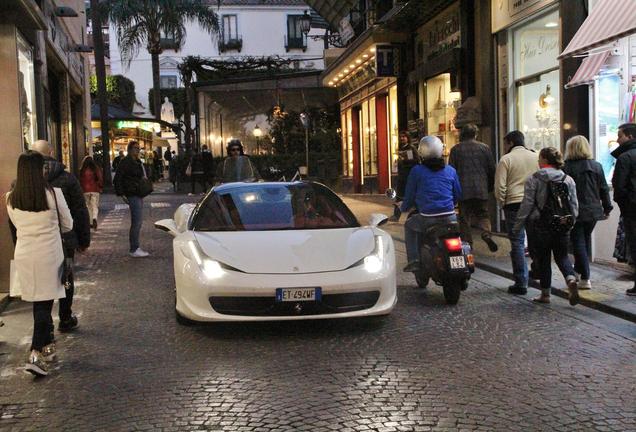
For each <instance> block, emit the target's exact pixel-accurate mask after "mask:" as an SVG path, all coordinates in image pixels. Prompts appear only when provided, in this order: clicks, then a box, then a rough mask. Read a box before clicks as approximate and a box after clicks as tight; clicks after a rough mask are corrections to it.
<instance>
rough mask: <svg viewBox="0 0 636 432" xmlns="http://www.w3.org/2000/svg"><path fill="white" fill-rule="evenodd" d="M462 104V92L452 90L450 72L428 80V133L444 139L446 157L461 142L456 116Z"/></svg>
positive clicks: (446, 157)
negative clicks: (456, 125)
mask: <svg viewBox="0 0 636 432" xmlns="http://www.w3.org/2000/svg"><path fill="white" fill-rule="evenodd" d="M460 104H461V93H459V92H453V91H451V82H450V74H448V73H445V74H441V75H437V76H436V77H433V78H431V79H429V80H427V81H426V118H427V134H428V135H436V136H437V137H438V138H439V139H440V140H442V142H443V143H444V158H445V159H448V156H449V154H450V150H451V148H452V147H453V146H454V145H455V144H457V143H458V142H459V132H458V130H457V129H456V128H455V116H456V114H457V108H458V107H459V105H460Z"/></svg>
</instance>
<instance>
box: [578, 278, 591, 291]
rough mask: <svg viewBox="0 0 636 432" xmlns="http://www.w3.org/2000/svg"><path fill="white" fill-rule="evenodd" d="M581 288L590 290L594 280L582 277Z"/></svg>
mask: <svg viewBox="0 0 636 432" xmlns="http://www.w3.org/2000/svg"><path fill="white" fill-rule="evenodd" d="M579 289H580V290H589V289H592V282H590V280H589V279H581V280H580V281H579Z"/></svg>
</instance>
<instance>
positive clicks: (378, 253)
mask: <svg viewBox="0 0 636 432" xmlns="http://www.w3.org/2000/svg"><path fill="white" fill-rule="evenodd" d="M383 264H384V241H383V240H382V236H375V249H374V251H373V253H372V254H371V255H368V256H366V257H364V269H365V270H366V271H368V272H369V273H377V272H379V271H380V270H382V265H383Z"/></svg>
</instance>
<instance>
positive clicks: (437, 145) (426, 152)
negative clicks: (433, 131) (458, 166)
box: [417, 135, 444, 159]
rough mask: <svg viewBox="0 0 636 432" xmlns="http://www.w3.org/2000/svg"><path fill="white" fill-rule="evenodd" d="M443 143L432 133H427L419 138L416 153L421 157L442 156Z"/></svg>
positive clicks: (436, 157)
mask: <svg viewBox="0 0 636 432" xmlns="http://www.w3.org/2000/svg"><path fill="white" fill-rule="evenodd" d="M443 151H444V144H443V143H442V141H441V140H440V139H439V138H437V137H436V136H434V135H427V136H425V137H424V138H422V139H421V140H420V145H419V147H418V148H417V153H418V154H419V155H420V158H422V159H439V158H441V157H442V153H443Z"/></svg>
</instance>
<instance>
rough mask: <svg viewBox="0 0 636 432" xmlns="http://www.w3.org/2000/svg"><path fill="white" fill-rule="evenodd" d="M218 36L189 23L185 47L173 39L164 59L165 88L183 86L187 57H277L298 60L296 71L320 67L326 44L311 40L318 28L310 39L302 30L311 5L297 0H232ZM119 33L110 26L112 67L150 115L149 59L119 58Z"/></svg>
mask: <svg viewBox="0 0 636 432" xmlns="http://www.w3.org/2000/svg"><path fill="white" fill-rule="evenodd" d="M209 3H210V7H211V8H214V10H215V11H216V12H217V14H218V17H219V25H220V34H219V35H218V36H216V35H214V36H213V35H210V34H209V33H207V32H205V31H203V30H202V29H201V28H200V27H199V26H198V25H197V24H194V23H190V24H188V25H187V32H186V39H185V43H184V45H183V47H182V48H181V49H179V50H175V49H174V48H173V46H171V44H170V40H169V39H166V41H165V46H166V48H165V50H164V52H163V53H162V54H161V56H160V70H161V87H162V88H178V87H182V83H181V77H180V76H179V71H178V68H177V67H178V65H179V63H180V62H181V60H182V59H183V58H184V57H187V56H200V57H204V58H209V59H215V60H222V59H233V60H237V59H241V58H242V57H264V56H278V57H280V58H285V59H291V60H294V63H293V66H294V68H296V69H322V67H323V60H322V51H323V42H322V41H320V40H314V39H312V38H311V36H312V35H314V34H319V33H320V32H321V30H320V29H312V31H311V32H310V33H309V37H308V36H307V35H305V34H303V33H302V31H301V30H300V21H299V19H300V17H301V16H302V15H303V14H304V12H305V11H308V10H309V7H308V6H307V5H306V3H305V2H303V1H299V0H269V1H260V0H247V1H246V0H228V1H223V2H221V6H220V7H218V6H217V2H216V1H211V2H209ZM116 34H117V29H116V28H115V27H114V26H113V25H112V24H111V27H110V64H111V72H112V74H114V75H117V74H121V75H125V76H126V77H127V78H129V79H131V80H132V81H133V82H134V83H135V91H136V93H137V100H138V102H140V103H141V105H142V106H143V107H144V108H145V110H146V113H148V112H149V105H148V91H149V89H151V88H152V71H151V58H150V54H149V53H148V52H147V51H144V50H142V51H140V52H139V54H138V55H137V56H136V57H135V58H134V59H132V61H131V62H130V64H128V62H127V61H125V60H124V59H122V58H121V54H120V50H119V45H118V43H117V37H116Z"/></svg>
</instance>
